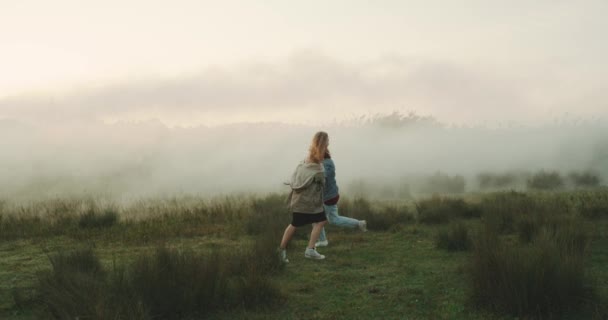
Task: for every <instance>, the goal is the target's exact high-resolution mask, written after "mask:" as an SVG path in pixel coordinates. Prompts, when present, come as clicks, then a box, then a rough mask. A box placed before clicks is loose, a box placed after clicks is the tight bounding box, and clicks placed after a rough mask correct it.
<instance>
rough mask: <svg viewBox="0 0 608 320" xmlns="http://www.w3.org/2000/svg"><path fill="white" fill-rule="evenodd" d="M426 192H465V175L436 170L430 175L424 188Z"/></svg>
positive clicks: (423, 190)
mask: <svg viewBox="0 0 608 320" xmlns="http://www.w3.org/2000/svg"><path fill="white" fill-rule="evenodd" d="M420 191H422V192H425V193H463V192H464V191H465V180H464V177H463V176H460V175H455V176H450V175H447V174H445V173H442V172H436V173H435V174H434V175H432V176H430V177H428V178H427V179H426V181H425V182H424V184H423V186H422V189H421V190H420Z"/></svg>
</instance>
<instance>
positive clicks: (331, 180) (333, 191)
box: [323, 158, 338, 201]
mask: <svg viewBox="0 0 608 320" xmlns="http://www.w3.org/2000/svg"><path fill="white" fill-rule="evenodd" d="M323 167H324V168H325V189H324V191H323V201H327V200H329V199H333V198H335V197H336V196H337V195H338V183H337V182H336V166H335V165H334V161H333V160H332V159H331V158H326V159H325V160H323Z"/></svg>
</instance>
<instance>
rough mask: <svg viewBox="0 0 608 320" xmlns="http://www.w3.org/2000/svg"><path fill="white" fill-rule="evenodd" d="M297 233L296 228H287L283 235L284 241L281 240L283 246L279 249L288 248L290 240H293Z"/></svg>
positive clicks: (289, 226)
mask: <svg viewBox="0 0 608 320" xmlns="http://www.w3.org/2000/svg"><path fill="white" fill-rule="evenodd" d="M295 232H296V227H294V226H292V225H291V224H290V225H288V226H287V228H285V232H284V233H283V239H282V240H281V246H280V247H279V248H281V249H285V248H287V244H288V243H289V240H291V238H292V237H293V234H294V233H295Z"/></svg>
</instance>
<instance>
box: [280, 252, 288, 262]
mask: <svg viewBox="0 0 608 320" xmlns="http://www.w3.org/2000/svg"><path fill="white" fill-rule="evenodd" d="M279 259H281V261H283V262H284V263H289V259H287V250H285V249H279Z"/></svg>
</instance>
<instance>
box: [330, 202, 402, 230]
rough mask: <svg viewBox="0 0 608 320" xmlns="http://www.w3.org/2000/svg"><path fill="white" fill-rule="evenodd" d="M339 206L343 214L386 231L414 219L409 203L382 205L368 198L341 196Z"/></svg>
mask: <svg viewBox="0 0 608 320" xmlns="http://www.w3.org/2000/svg"><path fill="white" fill-rule="evenodd" d="M338 208H339V212H340V215H342V216H346V217H351V218H354V219H358V220H366V221H367V227H368V229H370V230H378V231H385V230H389V229H391V228H393V227H395V226H398V225H405V224H408V223H411V222H413V221H414V215H413V214H412V212H411V210H410V209H409V207H408V206H407V205H382V204H379V203H376V202H371V201H370V200H368V199H366V198H354V199H352V200H350V199H348V198H343V199H342V198H341V199H340V202H339V203H338Z"/></svg>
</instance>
